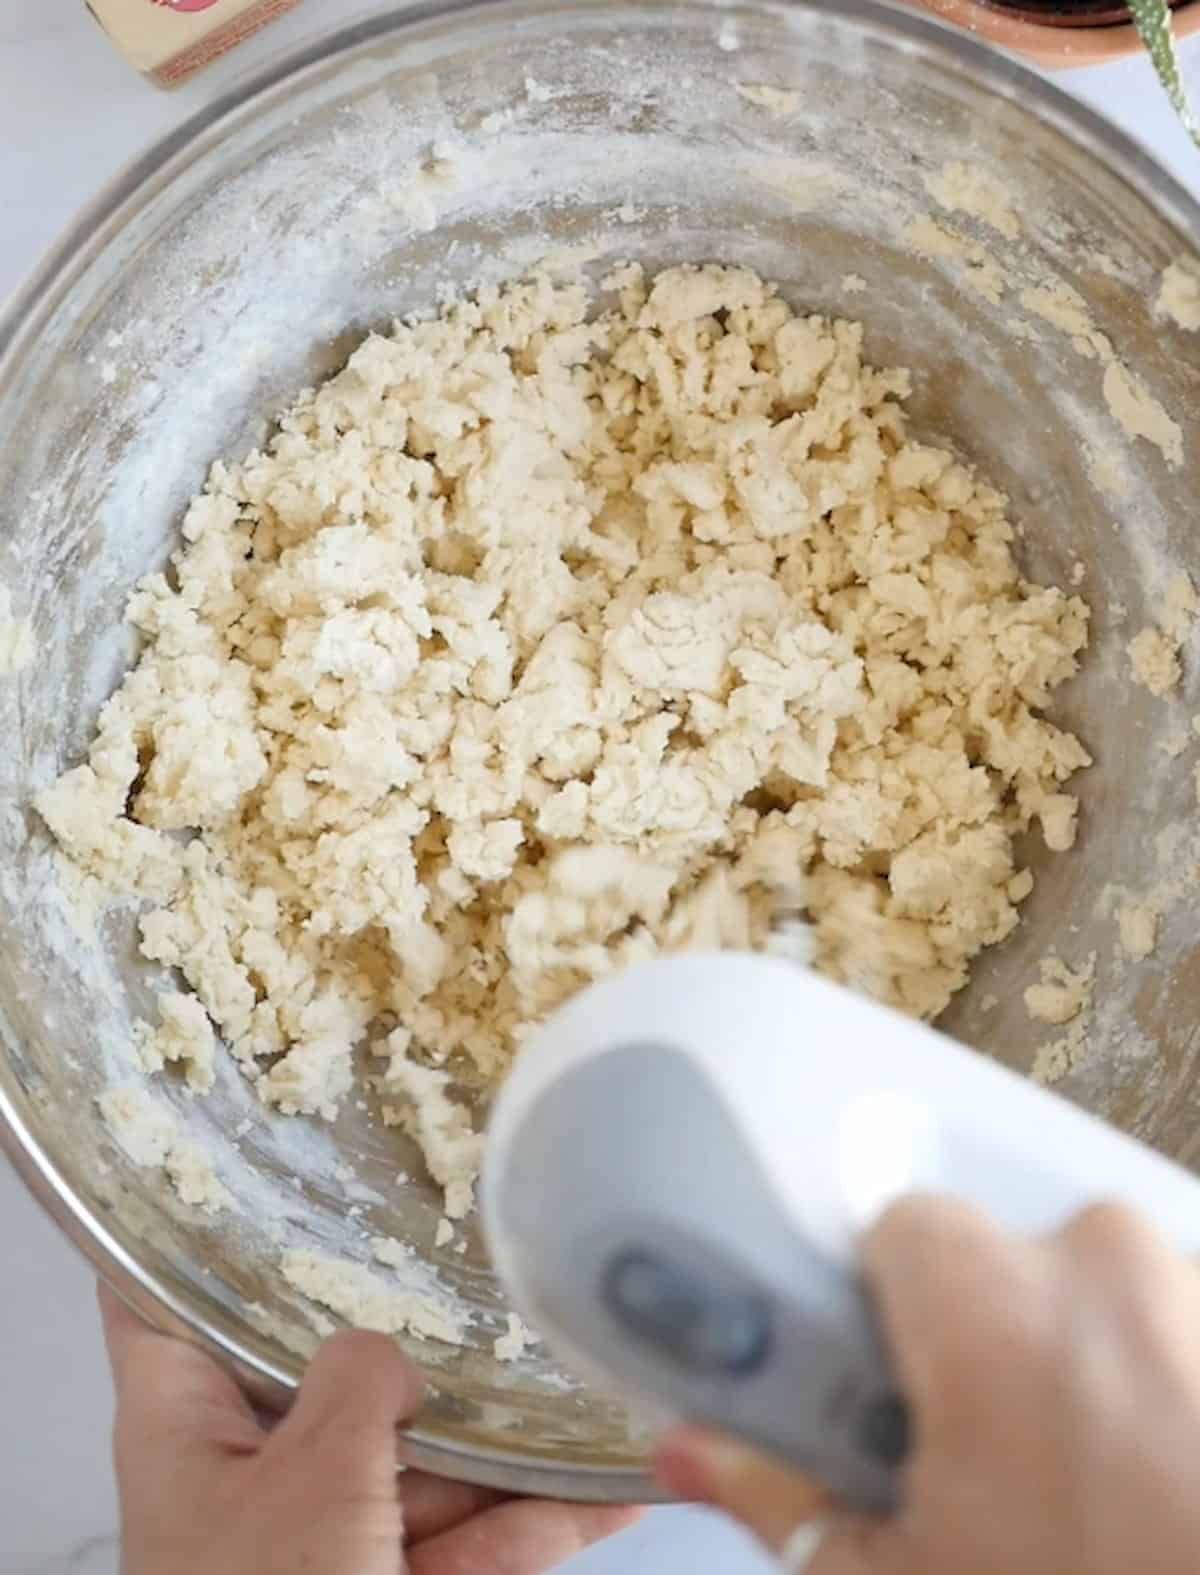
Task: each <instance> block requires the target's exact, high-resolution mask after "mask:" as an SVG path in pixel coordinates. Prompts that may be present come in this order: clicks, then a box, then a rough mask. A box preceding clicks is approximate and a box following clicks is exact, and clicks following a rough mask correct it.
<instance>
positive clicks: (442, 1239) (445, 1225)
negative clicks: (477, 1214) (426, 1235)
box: [433, 1218, 454, 1247]
mask: <svg viewBox="0 0 1200 1575" xmlns="http://www.w3.org/2000/svg"><path fill="white" fill-rule="evenodd" d="M453 1240H454V1226H453V1225H452V1224H451V1223H450V1221H449V1220H448V1219H444V1218H443V1219H440V1220H438V1223H437V1230H436V1232H435V1233H434V1237H433V1245H434V1246H435V1247H448V1246H449V1245H450V1243H451V1242H452V1241H453Z"/></svg>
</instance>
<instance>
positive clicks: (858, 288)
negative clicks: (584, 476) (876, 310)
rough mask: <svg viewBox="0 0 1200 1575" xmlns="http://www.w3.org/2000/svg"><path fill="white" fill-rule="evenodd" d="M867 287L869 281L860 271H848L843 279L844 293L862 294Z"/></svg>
mask: <svg viewBox="0 0 1200 1575" xmlns="http://www.w3.org/2000/svg"><path fill="white" fill-rule="evenodd" d="M866 288H867V281H866V280H865V279H864V278H863V276H862V274H860V273H848V274H847V275H846V276H845V278H844V279H843V280H842V293H843V295H862V293H863V292H864V291H865V290H866Z"/></svg>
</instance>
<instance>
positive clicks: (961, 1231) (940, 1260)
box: [862, 1198, 1054, 1442]
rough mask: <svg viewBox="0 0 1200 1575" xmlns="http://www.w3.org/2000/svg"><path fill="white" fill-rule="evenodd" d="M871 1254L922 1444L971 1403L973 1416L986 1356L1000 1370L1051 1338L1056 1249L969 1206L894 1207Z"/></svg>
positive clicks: (939, 1202)
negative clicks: (1009, 1231) (1013, 1232)
mask: <svg viewBox="0 0 1200 1575" xmlns="http://www.w3.org/2000/svg"><path fill="white" fill-rule="evenodd" d="M862 1251H863V1264H864V1269H865V1272H866V1276H867V1280H868V1283H869V1285H870V1287H871V1289H872V1291H873V1293H874V1296H875V1299H876V1305H877V1307H878V1310H879V1314H880V1318H881V1320H882V1323H883V1328H884V1333H885V1336H886V1338H887V1342H888V1345H889V1348H890V1351H891V1356H892V1360H893V1362H894V1363H895V1366H896V1373H897V1378H898V1379H899V1383H900V1387H901V1389H902V1390H903V1392H904V1393H905V1394H906V1395H907V1397H908V1399H909V1401H910V1403H911V1405H912V1408H913V1412H914V1418H915V1423H916V1429H917V1434H918V1442H923V1441H924V1442H927V1441H928V1440H929V1439H930V1438H931V1437H933V1436H937V1435H944V1434H945V1433H946V1432H947V1430H948V1429H949V1427H950V1423H951V1421H952V1419H953V1418H954V1417H955V1416H958V1415H959V1413H960V1412H963V1411H964V1408H965V1412H966V1414H965V1416H964V1418H963V1419H965V1420H966V1421H968V1422H969V1421H970V1420H971V1418H970V1409H971V1405H972V1402H973V1399H974V1397H975V1395H976V1394H977V1392H978V1387H979V1380H980V1378H981V1376H984V1375H983V1374H981V1371H980V1363H981V1353H984V1352H986V1353H987V1363H988V1367H989V1370H993V1371H1000V1370H1003V1368H1004V1364H1005V1363H1006V1362H1008V1361H1010V1360H1011V1361H1013V1362H1024V1361H1025V1359H1026V1358H1027V1357H1029V1356H1030V1354H1031V1353H1033V1352H1035V1351H1036V1350H1038V1349H1039V1348H1042V1347H1044V1346H1046V1345H1047V1343H1048V1342H1047V1334H1048V1333H1049V1332H1051V1331H1050V1329H1049V1327H1048V1326H1049V1325H1050V1324H1051V1323H1052V1319H1053V1315H1054V1306H1053V1298H1052V1297H1051V1296H1050V1295H1049V1294H1048V1292H1049V1287H1050V1284H1051V1279H1052V1274H1051V1270H1052V1265H1051V1262H1050V1256H1049V1254H1048V1252H1047V1251H1046V1249H1045V1247H1044V1246H1043V1245H1042V1244H1039V1243H1029V1242H1021V1241H1018V1240H1016V1239H1015V1238H1013V1237H1010V1236H1008V1235H1006V1234H1005V1233H1004V1232H1003V1231H1002V1230H1000V1229H999V1227H998V1226H996V1225H995V1224H993V1222H992V1221H991V1220H990V1219H989V1218H988V1217H987V1216H986V1215H984V1214H982V1213H980V1212H979V1211H977V1210H976V1209H974V1208H972V1207H970V1206H969V1205H967V1204H963V1203H958V1202H954V1201H951V1200H948V1199H941V1198H912V1199H908V1200H906V1201H904V1202H902V1203H899V1204H897V1205H895V1207H893V1208H891V1209H889V1210H888V1211H887V1213H886V1214H885V1215H884V1217H883V1218H882V1219H881V1220H880V1222H879V1224H878V1225H877V1226H876V1227H875V1229H874V1230H872V1231H871V1232H870V1234H869V1235H868V1236H867V1238H866V1240H865V1241H864V1243H863V1248H862Z"/></svg>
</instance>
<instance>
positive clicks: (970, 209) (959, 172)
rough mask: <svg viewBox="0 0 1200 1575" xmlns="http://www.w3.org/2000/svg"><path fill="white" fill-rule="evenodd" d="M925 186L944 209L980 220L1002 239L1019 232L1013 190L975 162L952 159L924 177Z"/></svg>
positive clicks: (1010, 239)
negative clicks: (934, 173)
mask: <svg viewBox="0 0 1200 1575" xmlns="http://www.w3.org/2000/svg"><path fill="white" fill-rule="evenodd" d="M925 189H926V191H928V193H929V195H930V196H931V197H932V198H933V200H934V201H935V202H937V203H940V204H941V206H942V207H943V208H949V209H951V210H952V211H955V212H958V213H965V214H969V215H970V216H971V217H972V218H975V219H982V220H983V222H984V223H985V224H989V225H991V227H992V229H993V230H996V231H998V232H999V234H1001V235H1003V236H1004V238H1005V240H1009V241H1014V240H1016V238H1017V237H1018V236H1019V235H1020V233H1021V224H1020V220H1019V219H1018V218H1017V216H1016V214H1015V213H1014V212H1013V207H1012V193H1011V192H1010V191H1009V190H1008V188H1007V187H1006V186H1005V185H1004V184H1003V182H1001V181H999V180H997V179H996V177H995V176H994V175H989V174H988V172H987V171H986V170H983V169H980V168H979V167H978V166H977V165H974V164H963V163H959V162H954V161H952V162H950V163H948V164H944V165H943V166H942V168H941V171H940V172H939V173H938V174H936V175H926V176H925Z"/></svg>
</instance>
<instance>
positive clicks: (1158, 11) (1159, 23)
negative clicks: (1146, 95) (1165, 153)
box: [1129, 0, 1200, 147]
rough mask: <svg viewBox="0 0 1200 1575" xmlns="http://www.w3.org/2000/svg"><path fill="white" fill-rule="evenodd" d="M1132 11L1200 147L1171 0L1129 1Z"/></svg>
mask: <svg viewBox="0 0 1200 1575" xmlns="http://www.w3.org/2000/svg"><path fill="white" fill-rule="evenodd" d="M1129 9H1130V11H1131V12H1132V14H1133V22H1134V26H1135V27H1136V28H1137V30H1138V32H1139V33H1140V34H1141V35H1142V42H1143V43H1144V44H1145V46H1146V51H1147V53H1148V54H1149V56H1150V59H1151V60H1152V61H1153V62H1154V69H1155V70H1156V71H1157V72H1158V79H1159V81H1160V82H1161V83H1162V85H1163V87H1164V88H1165V89H1166V92H1167V97H1168V98H1169V99H1170V100H1171V103H1172V104H1174V106H1175V110H1176V113H1177V114H1178V116H1179V118H1180V120H1181V121H1182V122H1183V124H1184V128H1185V129H1186V131H1187V133H1188V135H1189V136H1190V137H1191V139H1192V141H1193V142H1194V143H1195V144H1196V146H1197V147H1200V121H1198V120H1197V119H1196V116H1195V114H1194V113H1193V111H1192V106H1191V104H1190V103H1189V102H1188V95H1187V88H1186V87H1185V86H1184V84H1183V72H1182V71H1181V69H1180V66H1179V50H1178V49H1177V48H1176V46H1175V32H1174V29H1173V28H1172V26H1171V8H1170V6H1169V5H1168V3H1167V0H1129Z"/></svg>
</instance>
